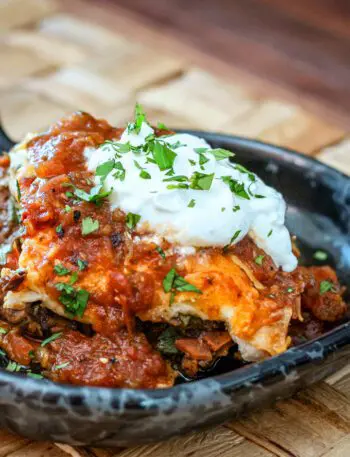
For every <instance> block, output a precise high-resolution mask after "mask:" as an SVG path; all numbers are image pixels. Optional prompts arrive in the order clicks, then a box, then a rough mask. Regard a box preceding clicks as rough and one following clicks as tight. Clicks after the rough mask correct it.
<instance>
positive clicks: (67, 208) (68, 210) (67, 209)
mask: <svg viewBox="0 0 350 457" xmlns="http://www.w3.org/2000/svg"><path fill="white" fill-rule="evenodd" d="M71 211H72V208H71V207H70V206H69V205H66V206H65V207H64V212H65V213H70V212H71Z"/></svg>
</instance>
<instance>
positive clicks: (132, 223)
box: [125, 213, 141, 230]
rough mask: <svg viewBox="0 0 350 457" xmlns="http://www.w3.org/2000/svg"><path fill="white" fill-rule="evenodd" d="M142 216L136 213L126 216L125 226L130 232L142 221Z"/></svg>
mask: <svg viewBox="0 0 350 457" xmlns="http://www.w3.org/2000/svg"><path fill="white" fill-rule="evenodd" d="M140 219H141V216H140V215H139V214H135V213H128V214H127V215H126V220H125V224H126V226H127V227H128V229H129V230H134V228H135V227H136V225H137V224H138V222H139V221H140Z"/></svg>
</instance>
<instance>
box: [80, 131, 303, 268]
mask: <svg viewBox="0 0 350 457" xmlns="http://www.w3.org/2000/svg"><path fill="white" fill-rule="evenodd" d="M153 133H154V130H153V129H152V128H151V127H150V126H149V125H148V124H147V123H145V122H144V123H142V126H141V129H140V132H139V133H135V131H129V130H128V129H126V130H125V131H124V132H123V134H122V136H121V139H120V140H119V141H118V143H121V144H130V145H131V146H136V147H140V146H142V145H144V144H145V143H146V142H147V140H146V138H149V135H152V134H153ZM161 141H162V142H164V143H166V144H167V145H169V147H170V149H172V150H173V151H174V152H175V153H176V157H175V159H174V162H173V166H172V169H173V176H182V177H184V176H185V177H191V176H193V173H195V172H198V173H202V174H205V175H211V174H214V177H213V180H212V184H211V187H210V188H209V189H208V190H198V189H192V188H186V189H183V188H169V185H170V186H171V185H175V186H176V185H178V184H179V182H178V181H168V179H169V178H171V176H170V175H169V174H167V172H169V170H163V171H162V170H160V167H159V166H158V164H157V163H152V161H150V160H149V157H152V155H151V156H150V155H149V154H148V155H147V154H146V153H145V152H137V151H132V150H131V151H129V152H127V153H121V154H118V158H117V159H116V161H118V162H120V163H121V164H122V168H123V169H124V170H125V176H124V179H123V180H121V179H119V178H116V177H115V170H114V171H112V172H110V173H108V175H107V176H106V177H105V180H104V185H105V187H106V189H108V190H109V189H111V190H112V192H111V194H110V196H109V200H110V204H111V208H112V209H115V208H120V209H122V210H123V211H124V212H125V213H133V214H137V215H139V216H141V218H140V220H139V222H138V225H137V229H138V230H142V229H143V228H145V229H146V230H150V231H153V232H155V233H157V234H158V235H159V236H161V237H164V238H165V239H166V240H168V241H169V242H171V243H174V244H175V245H179V246H183V247H190V246H191V247H208V246H222V247H223V246H226V245H229V244H230V243H232V244H234V243H238V242H239V241H240V240H242V239H243V238H244V237H245V236H246V235H247V234H249V235H250V236H251V237H252V239H253V240H254V241H255V243H256V244H257V246H259V247H260V248H261V249H263V250H264V251H265V252H266V253H267V254H269V255H270V256H271V257H272V259H273V261H274V262H275V264H276V265H277V266H280V267H282V268H283V270H284V271H288V272H290V271H292V270H294V269H295V267H296V266H297V259H296V257H295V256H294V254H293V252H292V245H291V240H290V234H289V232H288V230H287V228H286V226H285V212H286V203H285V201H284V199H283V197H282V195H281V194H280V193H278V192H277V191H276V190H275V189H273V188H272V187H269V186H267V185H266V184H265V183H264V182H263V181H262V180H261V179H260V178H258V176H256V175H255V174H253V173H250V172H249V173H248V172H247V171H246V170H245V169H244V168H243V167H241V166H240V165H239V164H235V163H234V162H231V161H229V160H228V159H223V160H217V158H216V157H215V155H214V154H213V153H211V152H210V150H211V147H210V145H209V144H208V143H207V142H206V141H204V140H203V139H202V138H199V137H197V136H194V135H189V134H174V135H169V136H164V137H161ZM198 149H199V151H198ZM196 150H197V151H196ZM204 150H207V151H206V152H205V154H204V160H203V155H202V160H201V161H200V160H199V159H200V157H201V153H200V151H204ZM85 155H86V158H87V162H88V168H89V170H91V171H93V172H95V171H96V169H97V167H98V166H99V165H101V164H103V163H105V162H107V161H109V160H113V159H115V155H116V150H115V148H114V147H113V144H111V143H107V144H104V145H103V147H100V148H99V149H98V150H96V149H92V148H87V149H86V150H85ZM200 162H201V163H200ZM203 162H205V163H203ZM142 170H143V171H144V172H143V173H142V175H143V177H142V176H141V172H142ZM145 172H146V173H145ZM223 177H226V178H224V180H223V179H222V178H223ZM229 178H231V179H232V180H233V181H234V182H235V183H239V184H243V186H244V192H245V193H247V195H248V197H249V199H248V198H243V197H241V196H240V195H239V192H238V193H237V192H234V191H232V189H231V188H230V186H229V184H228V179H229ZM165 180H166V181H165ZM225 181H226V182H225Z"/></svg>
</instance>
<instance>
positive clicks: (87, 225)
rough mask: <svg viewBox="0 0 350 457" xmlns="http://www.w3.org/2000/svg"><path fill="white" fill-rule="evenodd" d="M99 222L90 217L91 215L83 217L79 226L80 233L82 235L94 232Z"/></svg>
mask: <svg viewBox="0 0 350 457" xmlns="http://www.w3.org/2000/svg"><path fill="white" fill-rule="evenodd" d="M99 226H100V224H99V222H98V221H96V220H94V219H92V218H91V217H84V219H83V221H82V226H81V234H82V235H83V236H85V235H89V234H90V233H93V232H96V230H98V229H99Z"/></svg>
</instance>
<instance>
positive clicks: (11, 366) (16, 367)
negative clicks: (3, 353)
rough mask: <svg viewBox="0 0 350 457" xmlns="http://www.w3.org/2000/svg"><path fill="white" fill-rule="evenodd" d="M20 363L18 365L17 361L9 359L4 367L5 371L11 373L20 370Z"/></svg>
mask: <svg viewBox="0 0 350 457" xmlns="http://www.w3.org/2000/svg"><path fill="white" fill-rule="evenodd" d="M21 368H22V367H21V365H19V364H18V363H16V362H13V361H12V360H10V361H9V363H8V364H7V367H6V368H5V370H6V371H11V372H12V373H15V372H17V371H20V370H21Z"/></svg>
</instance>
